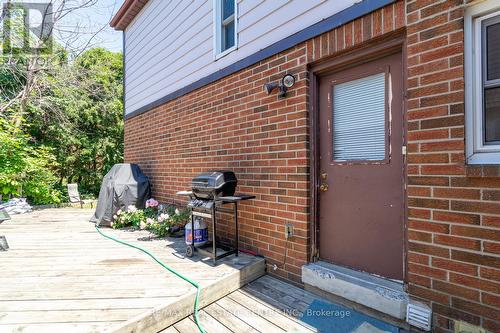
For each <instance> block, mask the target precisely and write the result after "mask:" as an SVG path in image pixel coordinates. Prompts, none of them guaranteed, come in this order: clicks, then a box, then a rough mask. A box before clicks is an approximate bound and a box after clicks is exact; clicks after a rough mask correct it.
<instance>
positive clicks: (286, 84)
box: [264, 74, 295, 98]
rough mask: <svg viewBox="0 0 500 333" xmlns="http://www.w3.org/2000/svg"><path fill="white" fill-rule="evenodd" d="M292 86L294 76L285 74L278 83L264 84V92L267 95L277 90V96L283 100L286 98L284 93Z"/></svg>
mask: <svg viewBox="0 0 500 333" xmlns="http://www.w3.org/2000/svg"><path fill="white" fill-rule="evenodd" d="M294 84H295V76H293V75H292V74H285V76H283V77H282V78H281V80H280V82H279V83H277V82H274V83H266V84H264V90H265V91H266V93H267V94H268V95H269V94H271V93H272V92H273V90H274V89H276V88H278V89H279V93H278V96H279V97H281V98H283V97H286V92H287V91H288V88H291V87H292V86H293V85H294Z"/></svg>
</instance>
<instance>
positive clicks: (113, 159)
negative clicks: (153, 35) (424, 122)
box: [0, 48, 123, 204]
mask: <svg viewBox="0 0 500 333" xmlns="http://www.w3.org/2000/svg"><path fill="white" fill-rule="evenodd" d="M6 66H11V65H9V64H5V63H4V64H3V65H2V66H1V67H0V103H9V104H8V105H9V107H8V108H6V109H5V111H4V112H3V113H1V114H0V120H2V123H1V124H2V126H0V140H1V143H0V145H1V148H0V155H1V156H0V161H3V163H4V164H3V165H2V164H1V163H0V190H2V192H3V193H4V195H26V196H28V199H29V200H30V201H31V202H33V203H36V204H41V203H52V202H58V201H59V200H60V199H59V198H60V197H61V193H65V189H64V187H65V184H66V183H70V182H77V183H78V184H79V186H80V190H81V192H82V193H84V194H85V193H87V194H92V195H97V193H98V192H99V187H100V182H101V180H102V177H103V176H104V175H105V173H106V172H107V171H108V170H109V169H110V168H111V166H112V165H113V164H115V163H119V162H121V161H122V160H123V104H122V97H123V90H122V78H123V69H122V55H121V54H119V53H113V52H110V51H107V50H105V49H101V48H94V49H90V50H88V51H85V52H83V53H82V54H81V55H79V56H78V57H76V58H75V59H72V60H71V61H69V60H68V55H67V53H66V52H65V51H64V50H63V49H61V48H57V49H56V52H55V55H54V56H53V57H51V58H50V59H49V60H48V61H46V62H45V63H44V67H43V70H41V71H40V72H39V73H37V76H36V80H37V82H36V87H37V88H36V89H33V90H32V91H31V92H30V96H29V98H26V99H23V100H22V101H23V103H21V102H19V101H20V100H19V101H16V102H14V103H10V102H11V101H12V98H13V96H15V95H16V94H17V93H18V92H19V91H22V89H23V88H22V86H23V84H22V82H23V75H24V72H23V66H19V70H17V71H14V70H12V68H6ZM20 108H22V110H23V111H22V112H20V111H19V110H20ZM7 166H9V168H7ZM42 171H46V172H47V173H46V174H42V173H41V172H42ZM34 175H37V177H34ZM35 178H37V179H39V181H38V182H36V181H34V179H35ZM56 188H58V189H59V193H58V192H57V191H56V190H55V189H56Z"/></svg>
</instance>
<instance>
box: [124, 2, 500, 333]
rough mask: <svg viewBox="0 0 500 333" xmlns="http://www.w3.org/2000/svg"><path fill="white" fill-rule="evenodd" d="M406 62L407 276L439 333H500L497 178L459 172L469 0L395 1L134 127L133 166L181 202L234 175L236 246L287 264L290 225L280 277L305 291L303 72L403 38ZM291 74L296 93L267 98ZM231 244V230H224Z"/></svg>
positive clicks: (492, 173) (130, 137)
mask: <svg viewBox="0 0 500 333" xmlns="http://www.w3.org/2000/svg"><path fill="white" fill-rule="evenodd" d="M405 19H406V23H407V43H408V45H407V50H406V51H407V56H408V58H407V62H408V73H407V74H408V87H409V90H408V107H407V108H408V111H407V118H408V183H409V184H408V196H409V197H408V205H409V207H408V237H409V242H408V247H409V253H408V280H409V291H410V293H411V295H412V297H415V298H419V299H421V300H423V301H425V302H427V303H428V304H429V305H431V306H432V308H433V310H434V312H435V314H436V315H435V325H436V331H438V332H440V331H447V330H451V328H452V327H451V322H450V319H463V320H465V321H468V322H471V323H474V324H478V325H482V326H484V327H486V328H488V329H489V330H491V331H500V329H499V327H498V325H499V324H498V322H495V321H494V319H495V318H499V317H500V313H499V311H498V307H499V290H500V270H499V269H498V268H499V251H500V250H499V247H500V244H499V243H498V241H500V236H499V229H498V228H499V226H500V204H499V203H498V199H499V198H500V190H499V189H500V168H496V167H493V168H474V167H470V166H466V165H465V163H464V104H463V102H464V96H463V95H464V93H463V89H464V88H463V87H464V82H463V5H462V1H434V0H417V1H407V2H405V3H403V2H397V3H396V4H394V5H390V6H387V7H385V8H383V9H381V10H378V11H376V12H374V13H372V14H370V15H367V16H366V17H363V18H361V19H358V20H355V21H353V22H350V23H348V24H346V25H344V26H342V27H340V28H338V29H335V30H333V31H330V32H328V33H325V34H323V35H321V36H319V37H317V38H314V39H312V40H309V41H307V42H305V43H302V44H300V45H297V46H296V47H294V48H293V49H290V50H287V51H285V52H283V53H280V54H278V55H275V56H273V57H271V58H269V59H266V60H265V61H262V62H260V63H258V64H255V65H253V66H251V67H249V68H247V69H244V70H242V71H240V72H238V73H235V74H233V75H230V76H228V77H226V78H224V79H221V80H219V81H217V82H215V83H213V84H211V85H208V86H206V87H203V88H201V89H198V90H196V91H194V92H191V93H189V94H187V95H185V96H182V97H180V98H178V99H176V100H174V101H171V102H168V103H166V104H164V105H162V106H161V107H158V108H156V109H154V110H151V111H149V112H147V113H144V114H142V115H139V116H136V117H133V118H131V119H129V120H127V121H126V131H125V142H126V145H125V147H126V148H125V159H126V161H127V162H136V163H139V164H140V165H141V167H142V168H143V170H144V171H145V172H146V173H147V174H148V175H149V176H150V177H151V179H152V181H153V184H154V195H155V196H156V197H157V198H158V199H160V200H162V201H171V200H176V201H180V200H182V198H180V197H177V196H176V195H175V192H176V191H178V190H182V189H186V188H187V187H188V186H189V181H190V179H191V178H192V176H194V175H195V174H197V173H199V172H202V171H205V170H207V169H232V170H234V171H235V172H236V173H237V177H238V179H239V191H241V192H246V193H252V194H255V195H256V196H257V199H256V200H254V201H253V202H252V203H249V204H244V205H242V207H241V212H240V214H241V215H240V217H241V220H240V221H241V238H240V239H241V244H240V245H241V246H243V247H245V248H247V249H251V250H254V251H257V252H258V253H260V254H263V255H265V256H266V258H267V259H268V264H269V265H270V266H268V271H269V272H271V273H273V270H272V267H271V266H272V264H274V263H276V264H278V265H280V263H282V262H283V260H284V253H285V246H286V245H287V244H286V242H285V238H284V224H285V223H292V224H293V225H294V227H295V235H296V236H295V237H293V238H292V239H291V240H290V242H289V244H288V258H287V261H286V265H285V266H284V267H283V269H281V268H280V269H278V270H277V271H276V272H274V273H275V274H278V275H280V276H282V277H284V278H287V279H289V280H291V281H294V282H300V268H301V266H302V265H303V264H304V263H306V262H307V259H308V257H309V254H310V236H311V228H310V226H311V222H310V202H309V185H310V184H309V175H310V172H309V132H308V122H309V118H308V107H309V105H308V80H307V65H308V64H310V63H312V62H315V61H317V60H321V59H325V58H326V57H329V56H331V55H335V54H339V53H341V52H343V51H345V50H349V49H353V48H355V47H357V46H358V45H360V44H362V43H365V42H366V41H369V40H373V39H374V38H378V37H380V36H383V35H384V34H386V33H388V32H391V31H394V30H398V29H404V25H405ZM284 73H293V74H294V75H296V77H297V79H298V81H297V83H296V85H295V86H294V87H293V88H292V89H291V91H289V97H287V98H286V99H283V100H282V99H278V98H277V95H276V94H272V95H267V94H265V93H264V92H263V84H264V83H266V82H271V81H272V82H275V81H277V80H278V79H279V78H281V77H282V75H283V74H284ZM220 231H221V234H222V235H229V234H231V232H232V230H231V228H230V226H227V225H226V226H223V228H221V229H220Z"/></svg>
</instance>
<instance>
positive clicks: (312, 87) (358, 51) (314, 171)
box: [308, 29, 408, 282]
mask: <svg viewBox="0 0 500 333" xmlns="http://www.w3.org/2000/svg"><path fill="white" fill-rule="evenodd" d="M405 34H406V30H405V29H400V30H398V31H395V32H392V33H388V34H386V35H384V36H381V37H380V38H374V39H373V40H371V41H370V42H368V43H365V44H363V45H361V46H360V47H355V48H353V49H352V50H349V51H347V52H341V53H337V54H335V55H333V56H331V57H328V58H326V59H322V60H320V61H317V62H313V63H310V64H308V75H309V96H310V103H309V128H310V138H309V150H310V164H309V168H310V177H311V178H310V191H309V192H310V202H311V247H310V256H309V261H310V262H315V261H318V260H319V233H320V230H319V214H320V212H319V184H320V179H319V174H320V170H319V124H318V121H319V94H318V89H319V78H320V76H322V75H325V74H328V73H332V72H337V71H341V70H343V69H346V68H349V67H352V66H355V65H356V64H361V63H365V62H368V61H371V60H376V59H379V58H383V57H385V56H389V55H391V54H394V53H398V52H401V54H402V59H401V61H402V63H401V64H402V68H403V73H402V78H403V80H402V81H403V87H402V88H403V105H402V111H403V145H404V146H407V144H408V143H407V137H408V134H407V132H408V130H407V127H408V126H407V125H408V121H407V89H408V87H407V56H406V38H405ZM403 158H404V160H403V169H404V170H403V175H404V176H403V191H404V198H403V205H404V208H403V228H404V229H403V235H404V240H403V242H404V246H403V251H404V253H403V281H404V282H406V280H407V271H408V267H407V266H408V264H407V262H408V260H407V253H408V241H407V240H408V235H407V234H408V227H407V224H408V204H407V199H408V195H407V183H408V181H407V178H408V174H407V169H408V168H407V155H405V156H403Z"/></svg>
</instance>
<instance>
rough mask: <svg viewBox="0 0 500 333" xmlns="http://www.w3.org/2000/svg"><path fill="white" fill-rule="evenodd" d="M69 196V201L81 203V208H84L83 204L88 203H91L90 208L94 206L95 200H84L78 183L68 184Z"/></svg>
mask: <svg viewBox="0 0 500 333" xmlns="http://www.w3.org/2000/svg"><path fill="white" fill-rule="evenodd" d="M68 196H69V202H71V203H79V204H80V207H81V208H83V205H84V204H87V203H90V208H94V200H82V199H81V198H80V193H79V192H78V184H68Z"/></svg>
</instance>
